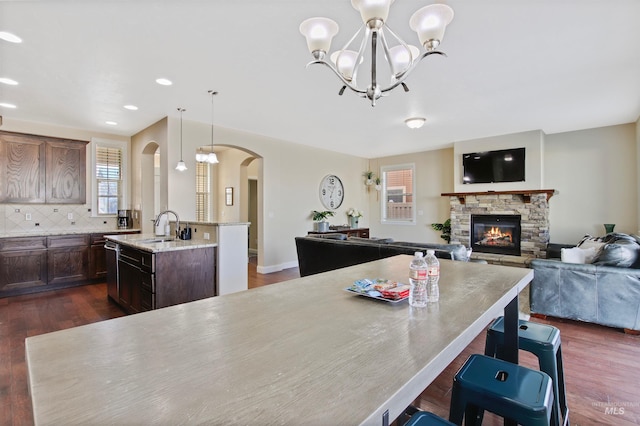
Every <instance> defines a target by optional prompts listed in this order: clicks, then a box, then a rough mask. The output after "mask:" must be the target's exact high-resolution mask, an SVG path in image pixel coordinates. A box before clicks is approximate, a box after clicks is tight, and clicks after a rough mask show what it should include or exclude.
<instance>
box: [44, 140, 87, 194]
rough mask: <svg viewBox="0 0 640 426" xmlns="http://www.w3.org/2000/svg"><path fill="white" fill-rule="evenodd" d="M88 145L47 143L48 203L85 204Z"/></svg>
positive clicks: (80, 143)
mask: <svg viewBox="0 0 640 426" xmlns="http://www.w3.org/2000/svg"><path fill="white" fill-rule="evenodd" d="M86 148H87V143H86V142H82V141H69V140H64V141H62V140H61V141H59V142H58V141H47V153H46V158H47V166H46V167H47V169H46V170H47V178H46V185H45V186H46V191H47V197H46V202H47V203H55V204H84V202H85V201H86V197H87V191H86V190H85V181H86V174H85V167H86V162H87V157H86Z"/></svg>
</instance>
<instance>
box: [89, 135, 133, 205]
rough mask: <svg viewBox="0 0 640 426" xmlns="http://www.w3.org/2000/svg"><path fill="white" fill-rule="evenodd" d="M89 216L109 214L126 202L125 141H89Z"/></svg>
mask: <svg viewBox="0 0 640 426" xmlns="http://www.w3.org/2000/svg"><path fill="white" fill-rule="evenodd" d="M91 145H92V147H91V154H92V161H93V170H94V174H93V177H92V189H93V192H92V193H93V197H92V202H91V204H92V208H91V212H92V215H93V216H113V215H116V214H117V213H118V208H119V207H120V206H123V205H125V204H126V203H127V200H126V191H125V189H126V188H127V187H128V180H127V166H126V165H127V144H126V142H120V141H104V140H97V139H93V140H92V141H91Z"/></svg>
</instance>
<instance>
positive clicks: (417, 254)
mask: <svg viewBox="0 0 640 426" xmlns="http://www.w3.org/2000/svg"><path fill="white" fill-rule="evenodd" d="M414 256H415V257H422V256H423V254H422V252H421V251H417V252H415V253H414Z"/></svg>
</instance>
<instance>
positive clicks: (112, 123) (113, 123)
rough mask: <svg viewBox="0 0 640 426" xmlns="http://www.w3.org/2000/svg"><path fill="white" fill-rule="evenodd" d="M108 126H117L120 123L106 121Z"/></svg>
mask: <svg viewBox="0 0 640 426" xmlns="http://www.w3.org/2000/svg"><path fill="white" fill-rule="evenodd" d="M105 123H106V124H108V125H109V126H117V125H118V123H116V122H115V121H105Z"/></svg>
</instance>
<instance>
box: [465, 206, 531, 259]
mask: <svg viewBox="0 0 640 426" xmlns="http://www.w3.org/2000/svg"><path fill="white" fill-rule="evenodd" d="M520 222H521V217H520V215H516V214H488V215H485V214H472V215H471V229H470V231H471V232H470V236H471V248H472V249H473V251H475V252H482V253H495V254H505V255H513V256H520V234H521V227H520Z"/></svg>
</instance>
